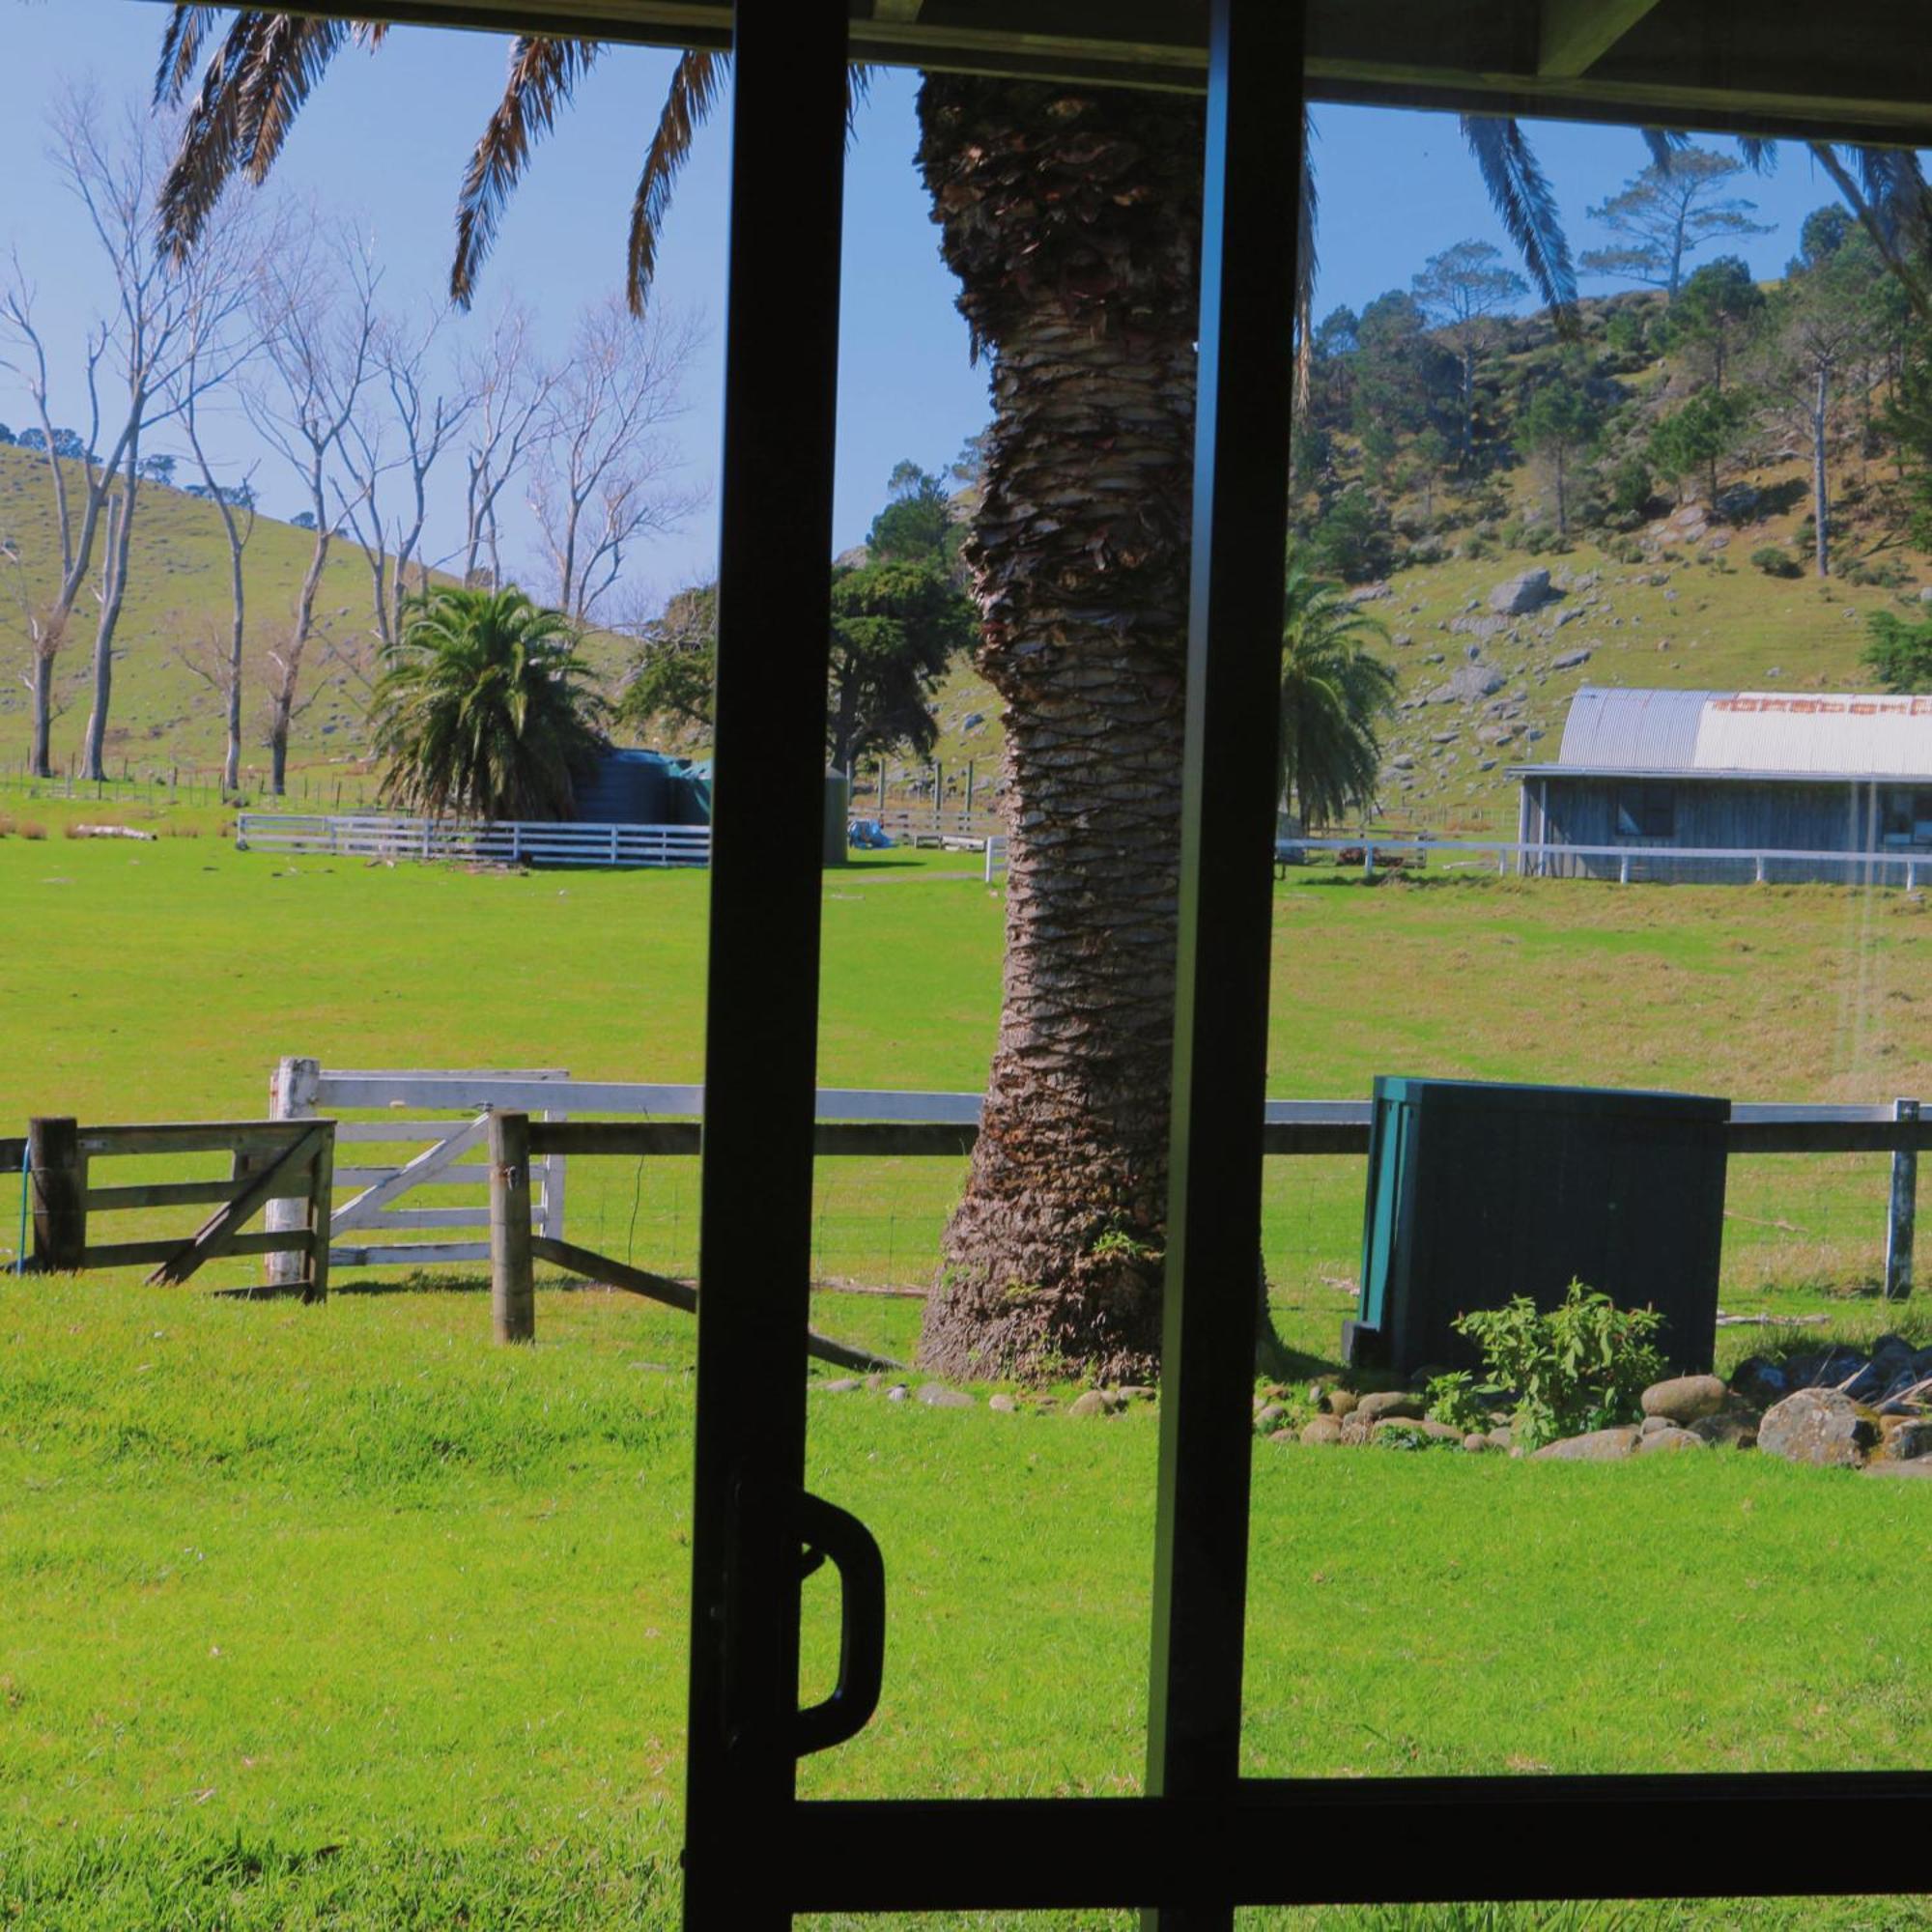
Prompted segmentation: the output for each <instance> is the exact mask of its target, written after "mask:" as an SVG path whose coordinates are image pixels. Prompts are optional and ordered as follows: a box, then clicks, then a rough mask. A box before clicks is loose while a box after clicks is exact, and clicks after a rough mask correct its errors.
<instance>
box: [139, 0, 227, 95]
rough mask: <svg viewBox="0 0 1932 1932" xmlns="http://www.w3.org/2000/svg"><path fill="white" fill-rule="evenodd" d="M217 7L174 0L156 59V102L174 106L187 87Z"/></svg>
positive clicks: (214, 22)
mask: <svg viewBox="0 0 1932 1932" xmlns="http://www.w3.org/2000/svg"><path fill="white" fill-rule="evenodd" d="M222 11H223V10H222V9H221V8H219V7H196V6H190V5H188V4H186V0H176V4H175V5H174V6H173V7H172V8H171V9H170V10H169V13H168V24H167V26H166V27H165V28H164V29H163V30H162V33H161V54H160V58H159V60H157V61H156V63H155V104H156V106H168V107H172V106H176V105H178V104H179V103H180V100H181V98H182V96H183V94H184V93H185V91H186V88H187V82H188V76H189V74H191V73H192V72H193V71H194V70H195V66H196V64H197V63H198V62H199V61H200V59H201V49H202V46H203V43H205V42H206V41H207V39H208V36H209V34H210V33H211V32H212V31H213V28H214V26H215V25H216V23H217V22H218V21H219V19H220V17H221V14H222Z"/></svg>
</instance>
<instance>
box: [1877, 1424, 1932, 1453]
mask: <svg viewBox="0 0 1932 1932" xmlns="http://www.w3.org/2000/svg"><path fill="white" fill-rule="evenodd" d="M1889 1420H1890V1418H1888V1421H1889ZM1880 1427H1881V1428H1882V1429H1884V1431H1885V1435H1884V1441H1885V1454H1886V1456H1887V1457H1888V1458H1889V1460H1890V1461H1891V1462H1894V1463H1916V1462H1918V1460H1919V1459H1920V1458H1921V1457H1932V1416H1911V1417H1901V1418H1900V1419H1899V1420H1898V1421H1897V1422H1896V1424H1895V1425H1894V1426H1892V1427H1889V1428H1888V1427H1886V1425H1885V1424H1884V1423H1881V1424H1880Z"/></svg>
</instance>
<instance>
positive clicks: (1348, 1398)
mask: <svg viewBox="0 0 1932 1932" xmlns="http://www.w3.org/2000/svg"><path fill="white" fill-rule="evenodd" d="M1322 1401H1323V1402H1325V1403H1326V1404H1327V1406H1328V1413H1329V1414H1330V1415H1336V1416H1341V1415H1351V1414H1353V1413H1354V1411H1355V1410H1356V1409H1357V1408H1358V1407H1359V1406H1361V1401H1362V1398H1361V1397H1360V1396H1358V1395H1357V1394H1356V1393H1355V1391H1354V1390H1353V1389H1330V1390H1329V1391H1328V1393H1327V1394H1326V1395H1325V1396H1324V1397H1322Z"/></svg>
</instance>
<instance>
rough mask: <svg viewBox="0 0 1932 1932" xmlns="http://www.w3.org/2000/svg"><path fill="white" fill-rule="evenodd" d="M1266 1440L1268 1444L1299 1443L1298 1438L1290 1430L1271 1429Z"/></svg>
mask: <svg viewBox="0 0 1932 1932" xmlns="http://www.w3.org/2000/svg"><path fill="white" fill-rule="evenodd" d="M1268 1440H1269V1441H1270V1442H1295V1441H1299V1440H1300V1437H1299V1436H1297V1435H1295V1433H1294V1431H1293V1430H1292V1429H1271V1430H1269V1431H1268Z"/></svg>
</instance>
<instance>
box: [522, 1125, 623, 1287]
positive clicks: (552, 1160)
mask: <svg viewBox="0 0 1932 1932" xmlns="http://www.w3.org/2000/svg"><path fill="white" fill-rule="evenodd" d="M543 1117H544V1119H545V1120H547V1121H567V1120H569V1119H570V1116H569V1114H567V1113H565V1112H563V1111H562V1110H561V1109H558V1108H554V1107H546V1108H545V1109H544V1115H543ZM564 1167H565V1156H564V1155H562V1154H560V1153H547V1154H545V1155H544V1159H543V1233H544V1238H545V1239H546V1240H547V1241H560V1240H562V1239H563V1237H564V1235H563V1181H564ZM625 1259H626V1260H627V1261H628V1260H629V1259H630V1257H629V1256H628V1255H627V1256H626V1257H625Z"/></svg>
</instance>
